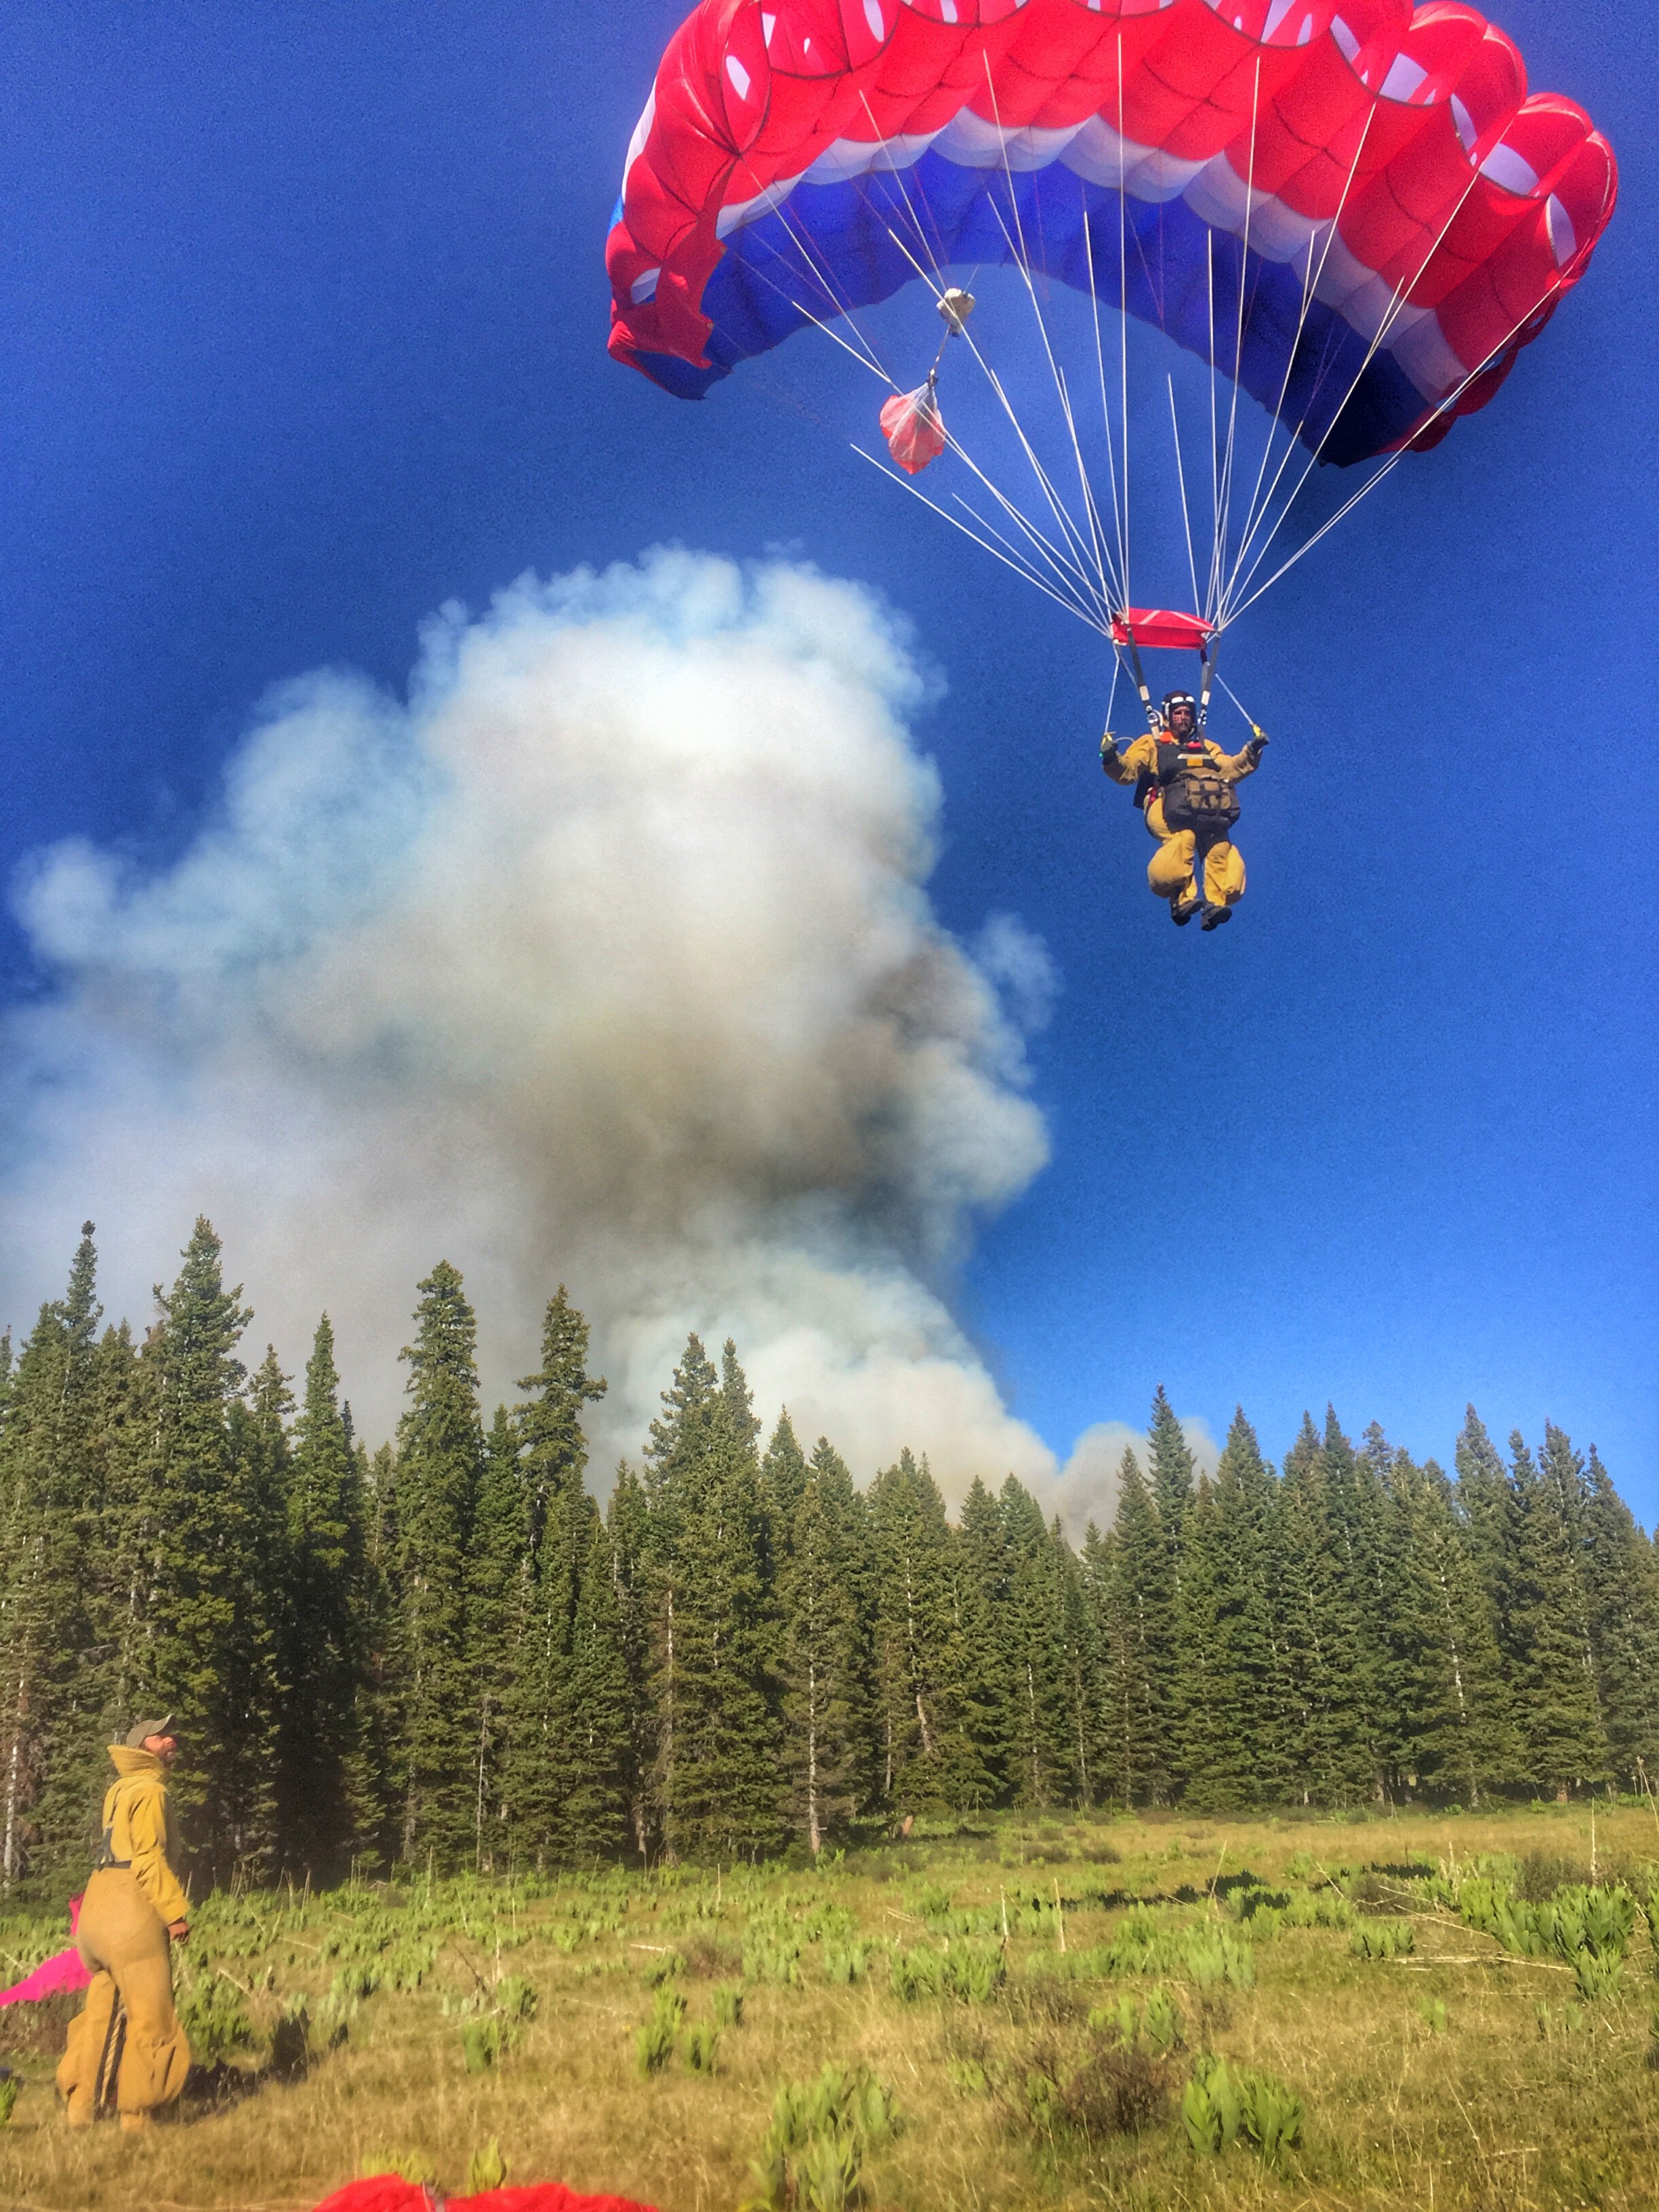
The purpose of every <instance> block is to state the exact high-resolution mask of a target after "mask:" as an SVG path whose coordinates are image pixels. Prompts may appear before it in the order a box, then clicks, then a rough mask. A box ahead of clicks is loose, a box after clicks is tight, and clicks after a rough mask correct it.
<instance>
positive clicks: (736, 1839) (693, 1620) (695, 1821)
mask: <svg viewBox="0 0 1659 2212" xmlns="http://www.w3.org/2000/svg"><path fill="white" fill-rule="evenodd" d="M759 1429H760V1424H759V1422H758V1421H757V1420H756V1419H755V1417H754V1413H753V1410H752V1407H751V1405H750V1396H749V1388H748V1384H747V1383H746V1382H745V1381H744V1374H743V1370H742V1368H741V1367H740V1366H739V1365H738V1358H737V1352H736V1347H735V1346H733V1345H732V1343H731V1342H730V1341H729V1340H728V1341H727V1343H726V1346H725V1349H724V1352H723V1354H722V1358H721V1372H720V1387H719V1389H718V1392H717V1393H716V1394H715V1395H714V1398H713V1401H712V1402H711V1404H710V1407H709V1420H708V1425H707V1428H706V1430H705V1431H704V1437H703V1456H702V1466H701V1468H699V1470H698V1475H697V1480H696V1485H695V1487H694V1490H693V1492H692V1494H691V1496H690V1498H689V1500H688V1503H687V1509H686V1511H685V1513H684V1518H683V1521H682V1524H681V1531H680V1559H681V1564H682V1568H683V1584H684V1599H683V1604H682V1610H681V1622H680V1646H679V1692H680V1716H679V1728H680V1758H679V1771H678V1790H677V1800H676V1806H675V1812H674V1821H673V1826H671V1829H670V1831H669V1842H670V1844H671V1847H672V1848H673V1849H674V1850H675V1851H676V1852H677V1853H678V1854H682V1855H690V1856H696V1857H705V1858H707V1857H737V1856H741V1857H757V1856H759V1855H762V1854H763V1853H765V1852H766V1851H769V1850H775V1849H776V1848H777V1846H778V1844H779V1843H780V1842H781V1839H782V1836H783V1833H784V1820H783V1805H782V1802H781V1801H782V1792H781V1789H780V1786H779V1778H778V1724H777V1709H776V1683H775V1662H774V1656H773V1655H774V1652H775V1646H776V1636H777V1623H776V1617H775V1603H774V1577H773V1561H774V1557H775V1530H774V1528H773V1525H772V1516H771V1511H770V1509H769V1504H768V1500H767V1498H766V1494H765V1491H764V1488H763V1484H762V1480H761V1472H760V1461H759V1456H758V1455H757V1450H756V1439H757V1436H758V1434H759Z"/></svg>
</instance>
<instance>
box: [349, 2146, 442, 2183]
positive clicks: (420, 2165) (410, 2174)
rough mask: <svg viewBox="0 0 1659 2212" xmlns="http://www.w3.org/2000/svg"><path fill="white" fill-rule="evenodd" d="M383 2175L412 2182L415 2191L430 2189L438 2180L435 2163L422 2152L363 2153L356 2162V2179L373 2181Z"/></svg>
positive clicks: (385, 2151) (387, 2151)
mask: <svg viewBox="0 0 1659 2212" xmlns="http://www.w3.org/2000/svg"><path fill="white" fill-rule="evenodd" d="M383 2173H395V2174H396V2175H397V2176H398V2179H399V2180H400V2181H412V2182H413V2183H414V2184H415V2186H416V2188H417V2189H422V2188H430V2187H431V2186H432V2185H434V2184H435V2182H436V2180H437V2179H438V2168H437V2166H436V2163H435V2161H434V2160H432V2159H429V2158H428V2156H427V2154H426V2153H425V2152H424V2151H423V2150H384V2149H382V2150H369V2151H365V2152H364V2153H363V2155H362V2158H361V2159H360V2160H358V2162H357V2179H359V2180H360V2181H373V2180H374V2179H376V2177H377V2176H378V2175H380V2174H383Z"/></svg>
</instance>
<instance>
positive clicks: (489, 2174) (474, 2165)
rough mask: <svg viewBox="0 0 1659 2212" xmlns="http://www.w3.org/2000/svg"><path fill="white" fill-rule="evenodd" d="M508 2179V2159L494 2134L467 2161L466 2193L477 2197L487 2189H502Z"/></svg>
mask: <svg viewBox="0 0 1659 2212" xmlns="http://www.w3.org/2000/svg"><path fill="white" fill-rule="evenodd" d="M506 2180H507V2160H505V2159H504V2158H503V2157H502V2156H501V2144H500V2143H499V2142H497V2141H496V2139H495V2136H491V2137H490V2138H489V2142H486V2143H481V2144H480V2145H479V2147H478V2148H477V2150H475V2151H474V2152H473V2154H472V2155H471V2158H470V2159H468V2160H467V2162H466V2193H467V2195H468V2196H469V2197H477V2196H478V2195H479V2194H481V2192H482V2191H484V2190H486V2189H500V2188H501V2186H502V2185H504V2184H505V2182H506Z"/></svg>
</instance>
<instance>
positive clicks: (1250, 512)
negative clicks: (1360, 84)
mask: <svg viewBox="0 0 1659 2212" xmlns="http://www.w3.org/2000/svg"><path fill="white" fill-rule="evenodd" d="M1375 121H1376V104H1375V103H1373V104H1372V105H1371V106H1370V107H1368V108H1367V109H1366V111H1365V120H1364V125H1363V127H1362V128H1361V131H1360V133H1359V138H1358V143H1357V144H1356V145H1355V147H1354V152H1353V159H1352V161H1350V162H1349V164H1348V173H1347V175H1346V177H1345V178H1344V179H1343V180H1342V192H1341V196H1340V198H1339V199H1338V201H1337V204H1336V212H1335V214H1334V215H1333V216H1332V217H1331V219H1330V221H1329V222H1328V225H1327V226H1326V228H1325V235H1324V238H1323V240H1322V242H1321V245H1320V249H1319V257H1318V266H1317V267H1316V266H1315V262H1314V254H1313V252H1312V250H1311V249H1312V246H1313V240H1312V237H1311V236H1310V239H1309V241H1308V244H1309V249H1310V250H1309V252H1308V256H1307V260H1306V264H1305V265H1304V269H1303V272H1302V305H1301V307H1300V308H1299V309H1298V310H1297V318H1296V334H1295V336H1294V337H1292V338H1291V343H1290V349H1289V350H1288V352H1287V353H1286V354H1285V374H1284V375H1283V376H1282V377H1281V378H1280V379H1279V397H1278V398H1277V399H1276V400H1275V401H1274V402H1273V416H1272V418H1271V420H1270V421H1269V422H1268V424H1267V439H1266V441H1265V443H1264V444H1263V446H1262V448H1261V466H1260V467H1259V468H1258V469H1257V471H1256V472H1255V484H1254V485H1253V486H1252V488H1251V491H1250V503H1249V507H1247V508H1246V509H1245V513H1244V522H1243V527H1242V529H1241V531H1240V533H1239V540H1238V552H1237V556H1236V558H1235V559H1234V561H1233V563H1232V566H1231V568H1230V569H1229V571H1228V574H1227V580H1226V589H1227V590H1228V591H1231V588H1232V586H1233V583H1234V580H1235V579H1236V578H1237V574H1238V571H1239V568H1241V567H1242V565H1243V561H1244V556H1245V554H1246V553H1247V551H1248V550H1249V545H1250V541H1251V540H1252V538H1254V537H1255V533H1256V532H1257V530H1258V529H1259V528H1260V527H1261V522H1262V520H1263V519H1264V518H1265V516H1266V514H1267V507H1268V506H1269V504H1270V503H1271V501H1272V499H1273V492H1274V491H1275V490H1276V489H1277V488H1278V485H1279V479H1280V478H1281V477H1282V476H1283V475H1284V473H1285V465H1286V464H1287V463H1288V462H1289V460H1290V457H1291V453H1293V452H1294V451H1295V449H1296V436H1295V433H1294V432H1292V433H1291V436H1290V438H1289V440H1288V441H1287V443H1286V445H1285V453H1284V455H1283V458H1282V459H1280V461H1279V466H1278V468H1277V469H1276V470H1275V471H1274V472H1273V483H1272V484H1270V485H1269V486H1268V489H1267V499H1266V500H1263V499H1262V496H1261V482H1262V478H1263V477H1265V476H1266V475H1267V464H1268V462H1269V461H1270V460H1271V459H1273V439H1274V437H1275V436H1276V435H1277V434H1278V432H1279V428H1280V427H1281V425H1282V423H1283V420H1284V415H1285V400H1286V399H1287V398H1289V396H1290V390H1291V376H1292V374H1294V373H1295V369H1296V361H1297V351H1298V349H1299V348H1300V346H1301V344H1302V340H1303V337H1304V333H1305V332H1306V331H1307V327H1308V317H1309V315H1310V313H1312V311H1313V303H1314V301H1315V300H1316V298H1317V297H1318V295H1319V287H1320V285H1321V284H1322V283H1323V282H1324V277H1325V264H1326V263H1327V262H1328V260H1329V258H1330V253H1331V247H1332V246H1333V244H1334V242H1335V239H1336V234H1337V228H1338V226H1339V225H1340V222H1341V221H1342V211H1343V210H1344V209H1345V208H1346V206H1347V204H1348V195H1349V193H1350V192H1351V191H1352V190H1353V185H1354V179H1356V178H1357V177H1358V174H1359V164H1360V162H1361V161H1363V160H1364V156H1365V142H1366V140H1367V139H1368V138H1369V137H1370V132H1371V125H1372V124H1373V123H1374V122H1375ZM1258 502H1260V504H1259V505H1258ZM1224 596H1225V595H1224Z"/></svg>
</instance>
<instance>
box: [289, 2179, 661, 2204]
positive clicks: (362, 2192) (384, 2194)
mask: <svg viewBox="0 0 1659 2212" xmlns="http://www.w3.org/2000/svg"><path fill="white" fill-rule="evenodd" d="M434 2203H439V2204H443V2205H445V2212H651V2207H650V2206H649V2205H645V2204H636V2203H634V2202H633V2201H632V2199H631V2198H629V2197H582V2196H580V2195H579V2194H578V2193H577V2192H576V2191H575V2190H574V2189H567V2188H566V2187H565V2185H564V2184H563V2183H562V2181H542V2182H537V2183H534V2184H532V2185H530V2186H528V2187H526V2188H520V2189H486V2190H485V2191H483V2193H482V2195H480V2196H477V2197H449V2198H448V2199H447V2200H446V2199H444V2198H442V2197H437V2196H436V2195H435V2194H432V2195H429V2194H428V2191H426V2190H425V2189H423V2188H422V2185H421V2184H420V2183H419V2182H417V2181H404V2180H403V2179H400V2178H399V2177H398V2175H397V2174H395V2173H377V2174H375V2175H374V2176H373V2178H372V2179H369V2180H367V2181H351V2182H348V2183H347V2185H346V2186H345V2187H344V2188H343V2189H337V2190H336V2191H335V2192H334V2194H333V2196H332V2197H325V2198H324V2199H323V2202H322V2203H320V2204H319V2205H318V2207H317V2208H316V2212H430V2207H431V2206H432V2205H433V2204H434Z"/></svg>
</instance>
